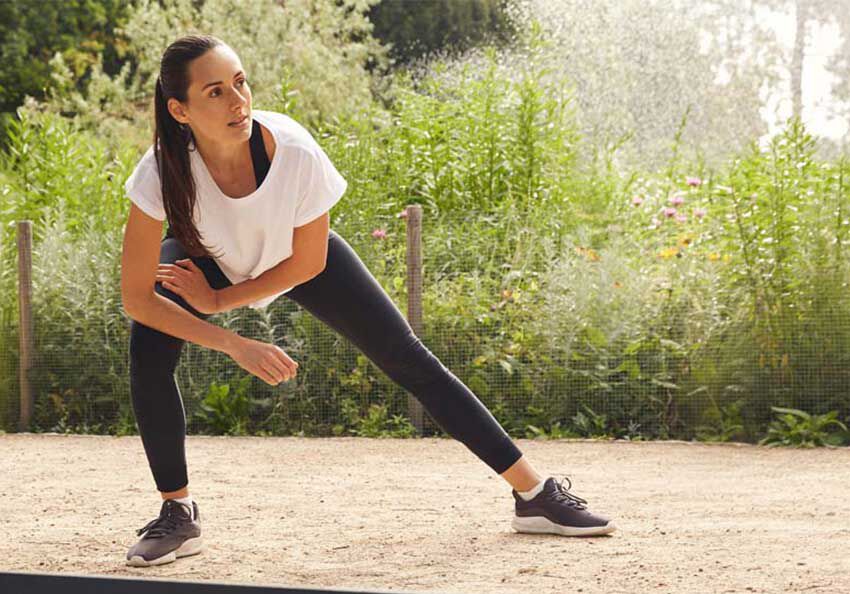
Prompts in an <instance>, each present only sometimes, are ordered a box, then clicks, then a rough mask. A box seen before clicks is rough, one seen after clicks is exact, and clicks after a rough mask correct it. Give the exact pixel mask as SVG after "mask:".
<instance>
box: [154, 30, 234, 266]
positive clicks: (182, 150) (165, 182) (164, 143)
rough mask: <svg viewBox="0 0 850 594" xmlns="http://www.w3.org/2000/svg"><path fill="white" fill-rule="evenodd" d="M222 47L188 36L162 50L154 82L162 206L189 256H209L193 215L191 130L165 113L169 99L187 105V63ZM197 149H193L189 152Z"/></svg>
mask: <svg viewBox="0 0 850 594" xmlns="http://www.w3.org/2000/svg"><path fill="white" fill-rule="evenodd" d="M219 45H225V43H224V42H223V41H221V40H220V39H218V38H217V37H213V36H212V35H187V36H185V37H181V38H180V39H178V40H176V41H174V42H173V43H172V44H171V45H169V46H168V47H167V48H166V49H165V53H163V55H162V60H160V66H159V76H158V77H157V79H156V94H155V96H154V120H155V126H154V133H153V147H154V156H155V157H156V164H157V168H158V170H159V180H160V187H161V188H162V203H163V207H164V208H165V214H166V217H167V218H168V225H169V227H170V228H171V233H172V234H173V235H174V237H175V239H177V240H178V241H179V242H180V243H181V244H183V247H184V248H185V249H186V252H187V253H188V254H189V255H190V256H196V257H197V256H208V255H209V254H210V252H209V248H208V247H207V246H206V245H204V243H203V241H201V236H200V233H199V232H198V229H197V227H195V223H194V221H193V220H192V213H193V212H194V210H195V202H196V195H195V180H194V179H193V177H192V170H191V166H190V161H189V141H190V140H193V138H192V131H191V129H190V128H189V126H188V125H187V124H181V123H180V122H178V121H177V120H175V119H174V118H173V117H172V116H171V114H170V113H169V111H168V99H169V98H171V97H174V98H175V99H177V100H178V101H181V102H184V103H185V102H186V100H187V99H188V94H187V90H188V88H189V64H190V63H191V62H192V60H195V59H196V58H199V57H201V56H202V55H204V54H205V53H206V52H208V51H209V50H211V49H213V48H214V47H216V46H219ZM192 150H196V149H194V148H193V149H192Z"/></svg>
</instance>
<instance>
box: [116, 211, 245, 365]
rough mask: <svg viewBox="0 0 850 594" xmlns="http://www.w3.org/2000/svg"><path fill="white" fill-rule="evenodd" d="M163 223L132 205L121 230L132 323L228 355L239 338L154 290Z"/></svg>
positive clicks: (125, 298)
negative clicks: (123, 229)
mask: <svg viewBox="0 0 850 594" xmlns="http://www.w3.org/2000/svg"><path fill="white" fill-rule="evenodd" d="M161 237H162V221H159V220H157V219H155V218H153V217H151V216H148V215H147V214H145V213H144V211H142V210H141V209H139V208H138V207H137V206H136V205H135V204H132V205H131V207H130V216H129V218H128V220H127V227H126V229H125V231H124V245H123V249H122V253H121V299H122V302H123V306H124V311H126V312H127V315H128V316H130V317H131V318H133V319H134V320H136V321H138V322H140V323H142V324H144V325H145V326H149V327H150V328H154V329H155V330H159V331H160V332H164V333H166V334H170V335H171V336H176V337H177V338H182V339H183V340H188V341H190V342H194V343H196V344H199V345H201V346H205V347H207V348H210V349H215V350H217V351H221V352H223V353H227V354H230V353H231V352H232V351H233V349H234V348H235V347H236V346H237V345H238V344H239V341H241V340H243V338H242V337H241V336H239V335H238V334H236V333H235V332H232V331H230V330H226V329H224V328H221V327H219V326H216V325H215V324H211V323H209V322H207V321H206V320H203V319H201V318H199V317H197V316H195V315H194V314H193V313H192V312H190V311H188V310H186V309H183V308H182V307H181V306H180V305H178V304H177V303H175V302H173V301H171V300H170V299H167V298H165V297H163V296H162V295H160V294H158V293H156V292H155V291H154V282H155V278H156V271H157V266H158V264H159V250H160V243H161Z"/></svg>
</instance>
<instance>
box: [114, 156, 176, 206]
mask: <svg viewBox="0 0 850 594" xmlns="http://www.w3.org/2000/svg"><path fill="white" fill-rule="evenodd" d="M124 192H125V193H126V194H127V196H128V197H129V198H130V200H131V201H132V202H133V203H134V204H135V205H136V206H138V207H139V208H140V209H142V211H144V212H145V214H147V215H149V216H151V217H153V218H155V219H157V220H159V221H164V220H165V218H166V216H165V208H164V207H163V205H162V188H161V187H160V185H159V172H158V171H157V168H156V162H155V161H154V156H153V147H151V148H149V149H148V151H147V152H146V153H145V154H144V156H143V157H142V158H141V159H140V160H139V162H138V163H137V164H136V168H135V169H134V170H133V173H131V174H130V177H128V178H127V181H125V182H124Z"/></svg>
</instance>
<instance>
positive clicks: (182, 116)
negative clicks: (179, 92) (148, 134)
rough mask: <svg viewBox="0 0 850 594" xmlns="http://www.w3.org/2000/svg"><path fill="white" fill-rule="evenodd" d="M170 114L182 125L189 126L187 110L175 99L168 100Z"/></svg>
mask: <svg viewBox="0 0 850 594" xmlns="http://www.w3.org/2000/svg"><path fill="white" fill-rule="evenodd" d="M167 106H168V113H170V114H171V117H173V118H174V119H175V120H177V121H178V122H179V123H181V124H188V123H189V118H188V117H186V110H185V109H183V104H182V103H180V101H178V100H177V99H175V98H174V97H169V98H168V104H167Z"/></svg>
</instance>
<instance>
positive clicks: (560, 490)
mask: <svg viewBox="0 0 850 594" xmlns="http://www.w3.org/2000/svg"><path fill="white" fill-rule="evenodd" d="M564 481H566V482H567V485H568V486H567V487H565V486H564ZM572 486H573V484H572V482H570V479H569V477H566V476H565V477H564V479H563V480H562V481H561V482H559V483H558V482H556V483H555V491H553V492H552V494H551V496H550V497H552V499H553V500H555V501H563V502H564V503H566V504H567V505H569V506H570V507H574V508H576V509H586V506H585V505H584V504H585V503H587V501H586V500H585V499H582V498H581V497H579V496H578V495H576V494H574V493H570V488H571V487H572Z"/></svg>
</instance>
